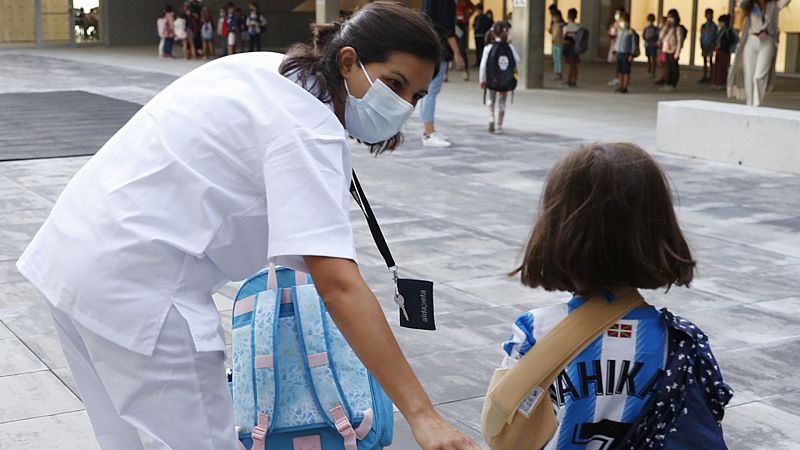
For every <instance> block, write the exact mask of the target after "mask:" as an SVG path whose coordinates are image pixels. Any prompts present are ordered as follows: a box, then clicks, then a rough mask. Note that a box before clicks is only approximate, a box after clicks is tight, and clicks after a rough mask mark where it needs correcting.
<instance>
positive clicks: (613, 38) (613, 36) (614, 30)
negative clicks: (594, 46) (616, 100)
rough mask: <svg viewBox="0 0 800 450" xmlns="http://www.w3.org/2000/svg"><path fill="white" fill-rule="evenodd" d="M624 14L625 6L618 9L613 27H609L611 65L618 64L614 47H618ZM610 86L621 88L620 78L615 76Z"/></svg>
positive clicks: (612, 23) (609, 83)
mask: <svg viewBox="0 0 800 450" xmlns="http://www.w3.org/2000/svg"><path fill="white" fill-rule="evenodd" d="M624 12H625V7H624V6H620V7H619V8H617V10H616V11H615V12H614V18H613V19H611V20H612V22H611V25H609V27H608V62H610V63H616V61H617V58H616V56H614V47H615V46H616V45H617V34H619V19H620V16H621V15H622V14H623V13H624ZM608 85H609V86H614V87H617V86H619V77H618V76H614V78H613V79H612V80H611V81H609V82H608Z"/></svg>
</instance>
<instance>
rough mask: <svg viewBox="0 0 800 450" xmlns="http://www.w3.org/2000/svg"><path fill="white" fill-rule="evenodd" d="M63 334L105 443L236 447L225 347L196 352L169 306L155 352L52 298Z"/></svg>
mask: <svg viewBox="0 0 800 450" xmlns="http://www.w3.org/2000/svg"><path fill="white" fill-rule="evenodd" d="M50 312H51V314H52V315H53V319H54V320H55V323H56V329H57V331H58V337H59V339H60V340H61V345H62V347H63V349H64V356H66V358H67V362H68V363H69V367H70V370H71V371H72V375H73V376H74V377H75V382H76V383H77V385H78V390H79V391H80V395H81V398H82V399H83V402H84V404H85V405H86V410H87V412H88V414H89V419H90V420H91V422H92V428H93V429H94V433H95V436H96V438H97V442H98V443H99V444H100V447H101V448H102V449H103V450H143V449H146V450H233V449H235V448H236V434H235V430H234V424H233V421H234V420H233V405H232V402H231V397H230V394H229V393H228V392H229V391H228V386H227V377H226V375H225V356H224V354H223V352H219V351H218V352H197V351H195V348H194V342H193V340H192V337H191V334H190V332H189V325H188V324H187V323H186V320H185V319H184V318H183V317H182V316H181V315H180V313H178V311H177V310H176V309H175V308H172V309H170V311H169V313H168V314H167V318H166V320H165V321H164V326H163V328H162V330H161V334H160V335H159V337H158V341H157V343H156V347H155V351H154V352H153V356H149V357H148V356H144V355H141V354H139V353H135V352H132V351H130V350H127V349H125V348H123V347H120V346H118V345H116V344H114V343H112V342H110V341H108V340H106V339H104V338H102V337H100V336H98V335H96V334H94V333H92V332H91V331H89V330H87V329H85V328H83V327H82V326H81V325H80V324H78V323H76V322H74V321H73V320H72V319H70V318H69V317H68V316H67V315H66V314H64V313H63V312H61V311H58V310H56V309H55V308H53V307H52V306H51V307H50Z"/></svg>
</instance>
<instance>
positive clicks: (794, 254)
mask: <svg viewBox="0 0 800 450" xmlns="http://www.w3.org/2000/svg"><path fill="white" fill-rule="evenodd" d="M152 53H155V49H152V51H151V50H150V49H132V50H114V49H105V48H99V49H93V50H85V49H82V50H75V49H62V50H58V49H57V50H36V51H33V50H28V51H23V50H13V51H0V66H2V68H3V70H2V71H0V94H4V93H18V92H47V91H75V90H79V91H86V92H90V93H92V94H97V95H101V96H105V97H109V98H113V99H116V100H122V101H125V102H133V103H137V104H142V103H144V102H146V101H147V100H148V99H150V98H151V97H152V96H153V95H155V94H156V93H157V92H158V91H159V90H160V89H162V88H163V87H165V86H166V85H167V84H169V83H170V82H171V81H172V80H173V79H175V77H176V76H179V75H180V74H182V73H185V72H186V71H188V70H191V68H193V67H195V66H197V64H198V63H194V62H184V61H164V60H158V59H156V58H155V57H153V56H152ZM586 69H587V70H586V73H585V74H584V76H585V78H584V81H583V82H582V83H581V85H582V87H581V89H578V90H570V91H565V90H560V89H555V88H554V85H552V84H551V83H550V82H548V86H550V87H551V88H550V89H546V90H535V91H520V92H517V93H516V95H515V101H514V104H513V105H510V108H509V113H508V120H507V124H506V134H504V135H502V136H494V135H489V134H488V133H486V131H485V127H486V122H487V120H486V116H487V113H486V112H485V110H484V108H483V107H482V106H481V105H480V101H481V92H480V90H479V89H478V88H477V85H476V83H475V82H474V81H473V82H471V83H463V82H461V81H460V76H458V75H457V74H453V75H451V81H450V82H449V83H447V84H446V85H445V88H444V92H443V94H442V95H441V96H440V103H439V105H440V107H439V111H438V118H439V126H440V128H441V130H442V131H443V132H445V133H446V134H447V135H448V136H449V137H450V139H451V140H452V141H453V142H454V144H455V145H454V146H453V147H452V148H449V149H430V148H423V147H422V146H421V145H420V142H419V139H418V136H419V133H420V124H419V121H418V120H417V118H416V117H415V118H414V119H412V121H411V122H410V123H409V125H408V139H407V143H406V144H405V145H404V146H403V147H402V148H401V149H400V150H398V151H396V152H395V153H394V154H391V155H387V156H382V157H379V158H373V157H370V156H369V155H368V154H367V153H366V150H364V149H362V148H354V150H353V156H354V164H355V166H356V168H357V170H358V171H359V174H360V177H361V178H362V183H363V184H364V186H365V189H366V190H367V193H368V194H369V196H370V199H371V201H372V203H374V207H375V212H376V215H377V216H378V218H379V219H380V221H381V223H382V225H383V226H384V232H385V234H386V237H387V239H388V240H389V242H390V245H391V246H392V249H393V252H394V253H395V259H396V260H397V261H398V263H399V265H400V267H401V271H402V272H401V273H402V275H405V276H409V277H421V278H428V279H432V280H434V281H436V283H437V284H436V301H437V304H436V308H437V312H438V314H437V324H438V327H439V329H438V331H436V332H433V333H431V332H422V331H413V330H405V329H401V328H399V326H398V319H397V313H396V311H395V310H394V309H393V307H392V302H391V296H390V292H391V289H392V288H391V277H390V276H389V274H388V272H387V271H386V269H385V267H383V265H382V264H383V263H382V260H381V258H380V255H379V254H378V252H377V250H376V249H375V248H374V246H373V244H372V242H371V239H370V236H369V232H368V229H367V227H366V224H365V223H364V221H363V217H362V216H361V215H360V211H358V210H357V209H355V208H354V209H353V211H352V218H353V224H354V228H355V229H356V232H357V233H356V234H357V244H358V252H359V259H360V264H361V268H362V271H363V273H364V275H365V277H366V279H367V281H368V282H369V283H370V286H372V287H373V289H374V290H375V291H376V293H377V294H378V296H379V298H380V299H381V301H382V302H383V306H384V308H385V310H386V313H387V315H388V317H389V320H390V323H391V324H392V326H393V328H394V330H395V332H396V333H397V336H398V339H399V340H400V342H401V345H402V347H403V349H404V351H405V353H406V355H407V356H408V357H409V359H410V360H411V362H412V365H413V366H414V368H415V370H416V371H417V373H418V375H419V377H420V378H421V379H422V381H423V383H424V385H425V386H426V388H427V390H428V392H429V393H430V395H431V397H432V399H433V401H434V402H435V404H436V405H437V408H438V409H439V411H441V413H442V414H444V415H445V416H446V417H448V418H449V419H451V420H453V421H454V422H455V423H456V424H457V425H458V426H459V427H460V428H461V429H462V430H464V431H465V432H467V433H468V434H470V435H471V436H474V437H475V438H476V439H479V431H478V430H479V415H480V408H481V405H482V402H483V395H484V393H485V390H486V385H487V383H488V380H489V377H490V376H491V373H492V370H493V369H494V367H496V366H497V364H498V363H499V361H500V359H501V352H500V347H499V344H500V343H501V342H502V341H503V340H504V339H505V338H507V337H508V336H509V334H510V330H511V328H510V325H511V322H512V321H513V320H514V318H515V317H517V316H518V315H519V314H520V313H522V312H524V311H525V310H528V309H530V308H534V307H541V306H547V305H552V304H555V303H558V302H562V301H566V300H567V299H568V297H569V296H568V295H567V294H563V293H561V294H559V293H547V292H544V291H541V290H530V289H526V288H523V287H521V286H520V285H519V283H518V282H517V281H515V280H513V279H509V278H508V277H507V276H506V275H505V274H506V273H507V272H508V271H509V270H511V269H512V268H514V265H515V262H516V261H517V258H518V256H519V254H520V249H521V246H522V244H523V241H524V239H525V238H526V234H527V233H528V231H529V228H530V225H531V223H532V218H533V217H534V215H535V212H536V207H537V202H538V199H539V194H540V191H541V188H542V185H543V181H544V177H545V175H546V173H547V170H548V169H549V168H550V166H551V165H552V164H553V162H554V161H556V160H557V159H558V158H559V156H561V155H562V154H564V152H566V151H568V150H570V149H573V148H575V147H576V146H579V145H581V144H583V143H587V142H592V141H618V140H626V141H633V142H635V143H637V144H640V145H642V146H643V147H644V148H646V149H647V150H649V151H654V150H655V120H656V104H657V101H659V100H663V99H686V98H704V99H711V100H719V101H726V100H723V98H722V97H723V96H722V94H721V93H718V92H712V91H710V90H708V89H707V88H705V87H699V86H697V85H696V83H695V80H696V78H698V77H699V74H698V73H697V72H694V71H684V76H685V79H684V80H682V86H683V90H681V91H679V92H677V93H675V94H673V95H669V94H666V95H664V94H659V93H657V92H655V89H654V87H653V86H652V84H651V83H650V82H649V81H648V80H636V78H634V83H633V85H632V89H631V91H632V92H634V93H632V94H628V95H627V96H623V95H615V94H611V93H610V92H608V89H607V87H606V86H605V82H606V81H607V80H608V79H609V78H610V73H611V68H610V67H609V66H605V65H597V66H589V67H587V68H586ZM637 69H638V67H637ZM641 71H642V72H643V70H641ZM473 76H474V74H473ZM635 76H636V75H635V74H634V77H635ZM202 94H203V93H202V92H198V93H197V95H202ZM778 94H779V95H776V96H773V97H772V98H771V99H770V100H769V101H768V102H767V104H768V105H771V106H780V107H786V108H794V109H800V82H798V81H797V80H782V81H781V83H780V84H779V86H778ZM0 101H1V100H0ZM0 106H2V105H0ZM90 106H91V104H88V103H87V105H86V107H90ZM89 116H90V114H89V111H86V110H85V109H83V107H82V106H81V105H80V104H77V105H75V107H74V111H72V114H71V115H70V116H68V117H62V118H61V119H58V118H54V119H53V120H55V121H57V120H60V121H61V122H60V123H57V124H55V123H54V126H56V125H57V126H58V127H62V128H64V129H65V130H66V131H65V132H68V128H69V127H65V124H66V125H69V124H70V123H73V124H75V128H76V129H77V128H80V127H83V126H84V125H86V124H85V123H84V121H85V120H87V119H85V117H89ZM33 134H35V133H34V132H33V131H32V130H29V129H25V127H24V123H23V126H22V127H19V126H17V127H16V128H12V127H11V126H9V125H8V124H3V123H0V145H2V144H3V142H6V143H7V141H8V140H10V139H11V138H12V137H13V136H16V135H23V136H24V135H33ZM12 135H13V136H12ZM3 139H5V140H6V141H3ZM76 141H77V142H78V143H79V144H80V145H86V146H90V147H91V146H96V145H97V144H96V142H95V139H93V136H91V135H87V134H83V135H81V134H78V133H75V134H74V135H69V139H64V140H63V142H60V141H59V142H58V143H56V144H54V143H52V142H48V141H46V140H44V139H43V140H42V142H41V144H42V145H43V146H47V145H67V144H68V143H72V144H75V142H76ZM655 156H656V158H657V159H658V161H659V162H660V163H661V164H662V166H663V167H664V168H665V169H666V171H667V173H668V175H669V177H670V180H671V181H672V183H673V187H674V191H675V199H676V205H677V210H678V214H679V219H680V221H681V223H682V226H683V227H684V230H685V232H686V234H687V236H688V238H689V241H690V244H691V246H692V249H693V251H694V253H695V256H696V258H697V259H698V261H699V266H698V274H697V277H696V279H695V282H694V283H693V285H692V287H691V289H684V288H674V289H672V290H671V291H670V292H669V293H668V294H665V293H664V292H661V291H659V292H645V293H644V294H645V296H646V298H647V299H648V300H650V301H651V302H652V303H654V304H655V305H657V306H659V307H661V306H666V307H668V308H670V309H671V310H672V311H674V312H676V313H677V314H679V315H682V316H685V317H687V318H689V319H690V320H692V321H694V322H695V323H697V324H698V325H699V326H700V327H701V328H703V329H704V330H705V331H706V332H707V333H708V334H709V336H710V339H711V344H712V348H713V349H714V350H715V352H716V355H717V357H718V360H719V364H720V366H721V370H722V372H723V375H724V376H725V378H726V380H727V382H728V383H729V384H731V386H732V387H733V388H734V389H735V391H736V394H735V397H734V399H733V402H732V403H731V405H730V407H729V408H728V411H727V414H726V417H725V421H724V429H725V433H726V437H727V439H728V442H729V445H730V447H731V448H732V449H789V450H794V449H800V370H798V369H800V363H798V360H797V356H798V355H799V354H800V294H798V292H800V289H798V288H799V287H800V281H799V280H800V177H798V176H797V175H790V174H782V173H777V172H766V171H759V170H754V169H748V168H744V167H740V166H734V165H727V164H722V163H716V162H710V161H704V160H701V159H690V158H684V157H679V156H671V155H666V154H660V153H655ZM87 159H88V158H87V157H71V158H56V159H37V160H27V161H24V160H23V161H10V162H0V449H2V450H6V449H9V450H10V449H14V450H22V449H31V450H33V449H37V450H38V449H41V448H45V447H47V448H51V449H69V450H89V449H96V448H98V447H97V444H95V443H94V439H93V436H92V433H91V428H90V425H89V421H88V419H87V416H86V413H85V411H84V410H83V406H82V404H81V402H80V399H79V397H78V395H77V390H76V388H75V386H74V382H73V380H72V377H71V375H70V373H69V370H68V368H67V367H66V362H65V360H64V357H63V355H62V354H61V350H60V347H59V345H58V342H57V338H56V336H55V334H54V328H53V325H52V321H51V319H50V316H49V314H48V312H47V308H46V306H45V304H44V302H43V300H42V299H41V298H40V296H39V294H38V293H37V292H36V291H35V289H34V288H33V287H32V286H31V285H30V284H29V283H27V282H26V281H25V280H24V279H23V278H22V277H21V276H20V275H19V274H18V273H17V271H16V269H15V267H14V263H15V261H16V259H17V258H18V257H19V255H20V253H21V252H22V250H23V249H24V248H25V246H26V245H27V243H28V242H29V241H30V239H31V238H32V237H33V235H34V234H35V232H36V231H37V229H38V227H39V225H40V224H41V223H42V221H43V220H44V219H45V218H46V216H47V214H48V212H49V210H50V208H51V207H52V205H53V202H54V201H55V200H56V198H57V196H58V194H59V192H60V191H61V190H62V189H63V187H64V185H65V184H66V183H67V182H68V181H69V179H70V177H71V176H72V175H73V174H74V173H75V172H76V171H77V170H78V169H79V168H80V167H81V166H82V165H83V164H84V163H85V162H86V161H87ZM236 287H237V285H236V284H235V283H231V284H229V285H228V286H226V287H225V288H224V289H223V290H222V291H221V292H220V293H218V294H217V295H215V300H216V303H217V306H218V309H219V311H220V315H221V318H222V321H223V323H224V324H225V325H226V326H228V325H229V320H230V313H231V306H232V300H231V298H232V296H233V295H234V294H235V291H236ZM395 423H396V437H395V444H394V445H393V446H392V449H398V450H401V449H402V450H405V449H409V450H410V449H414V448H417V447H416V445H415V444H414V442H413V439H412V438H411V435H410V432H409V430H408V427H407V425H406V424H405V422H404V421H403V419H402V417H401V416H400V415H399V414H398V415H397V417H396V421H395Z"/></svg>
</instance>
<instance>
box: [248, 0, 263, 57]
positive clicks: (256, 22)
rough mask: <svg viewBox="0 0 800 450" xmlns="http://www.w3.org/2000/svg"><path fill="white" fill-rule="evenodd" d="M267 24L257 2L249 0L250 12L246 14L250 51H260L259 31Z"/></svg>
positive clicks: (261, 31)
mask: <svg viewBox="0 0 800 450" xmlns="http://www.w3.org/2000/svg"><path fill="white" fill-rule="evenodd" d="M266 26H267V18H266V17H264V16H263V15H262V14H261V11H260V9H259V7H258V3H256V2H250V14H249V15H248V16H247V34H248V35H249V36H248V37H249V42H250V51H251V52H260V51H261V33H263V32H264V27H266Z"/></svg>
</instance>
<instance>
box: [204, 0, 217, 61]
mask: <svg viewBox="0 0 800 450" xmlns="http://www.w3.org/2000/svg"><path fill="white" fill-rule="evenodd" d="M200 37H201V38H202V40H203V59H211V58H213V57H214V55H215V54H216V53H215V52H214V21H213V20H212V19H211V11H209V10H208V7H205V6H204V7H203V10H202V11H201V12H200Z"/></svg>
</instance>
